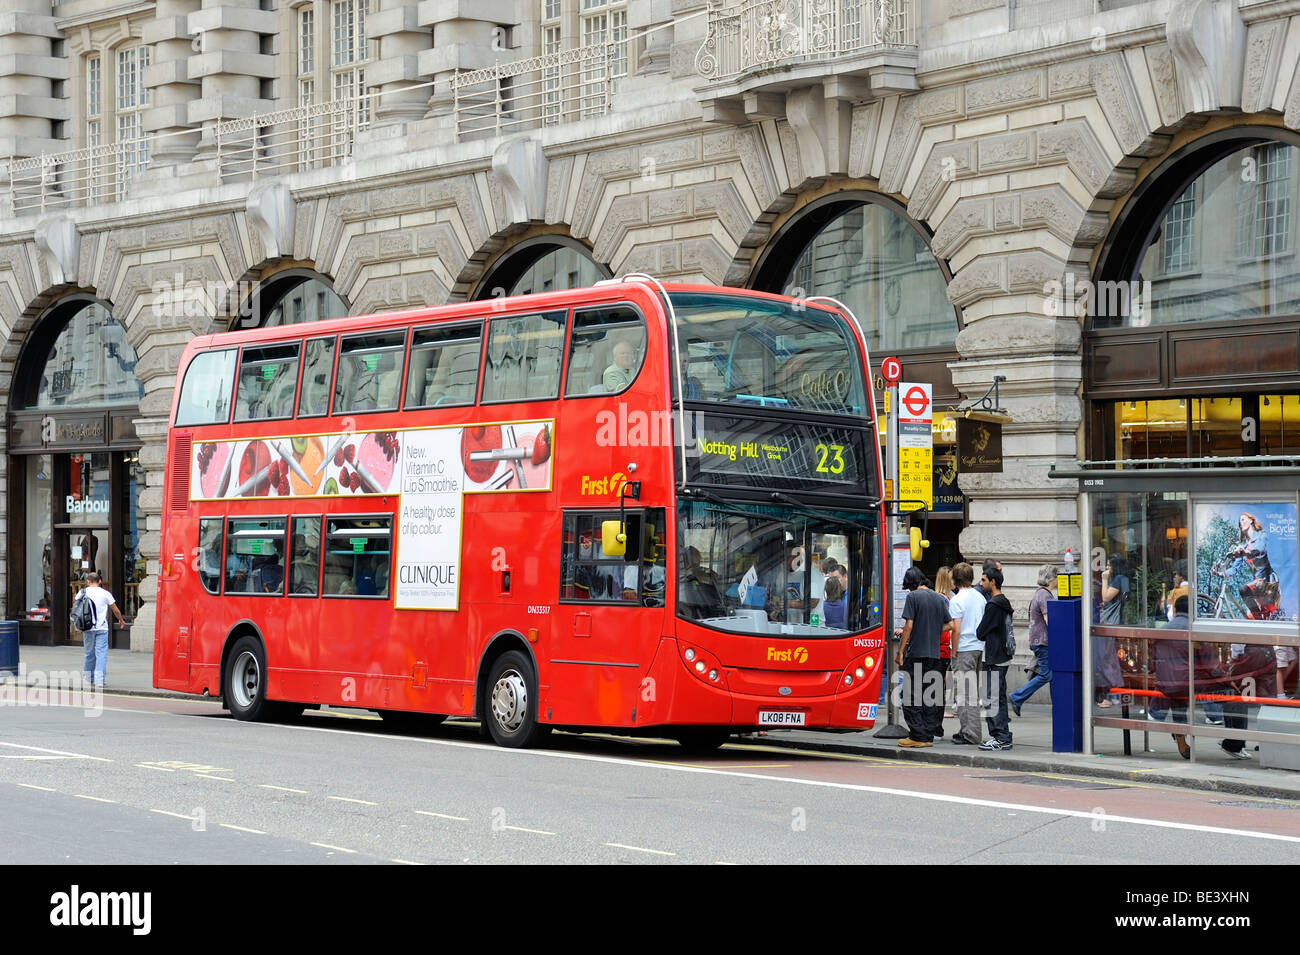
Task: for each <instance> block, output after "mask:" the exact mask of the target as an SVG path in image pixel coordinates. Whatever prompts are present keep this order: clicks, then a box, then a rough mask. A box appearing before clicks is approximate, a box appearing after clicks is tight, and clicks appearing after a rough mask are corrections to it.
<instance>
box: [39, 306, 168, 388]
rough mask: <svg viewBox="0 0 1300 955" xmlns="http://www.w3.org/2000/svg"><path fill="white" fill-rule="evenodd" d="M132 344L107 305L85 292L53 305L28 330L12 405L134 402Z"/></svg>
mask: <svg viewBox="0 0 1300 955" xmlns="http://www.w3.org/2000/svg"><path fill="white" fill-rule="evenodd" d="M143 394H144V389H143V387H142V386H141V384H140V381H139V379H137V378H136V377H135V349H133V348H132V347H131V346H130V344H128V343H127V340H126V329H125V328H124V327H123V326H122V324H121V323H120V322H118V321H117V320H116V319H115V318H114V317H113V315H112V313H111V312H109V310H108V309H107V308H105V307H104V306H103V305H102V304H100V303H99V302H96V301H94V300H93V299H89V298H86V297H76V298H72V299H68V300H65V301H63V302H60V303H59V304H58V305H56V306H54V308H52V309H51V310H50V311H49V312H48V313H46V315H45V316H44V318H43V319H42V320H41V322H40V323H39V324H38V325H37V328H36V330H35V331H34V332H33V333H32V337H31V339H30V340H29V342H28V344H27V347H26V348H25V349H24V354H23V357H22V358H21V359H20V365H19V373H18V374H16V375H15V376H14V401H13V406H14V409H15V410H19V409H23V408H37V409H57V408H89V407H101V408H108V407H122V406H131V405H136V404H139V402H140V397H141V395H143Z"/></svg>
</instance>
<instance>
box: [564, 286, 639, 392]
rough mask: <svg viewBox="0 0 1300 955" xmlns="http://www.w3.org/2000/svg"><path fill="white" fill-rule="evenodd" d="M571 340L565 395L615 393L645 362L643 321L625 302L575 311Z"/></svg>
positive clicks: (634, 375) (634, 376) (629, 383)
mask: <svg viewBox="0 0 1300 955" xmlns="http://www.w3.org/2000/svg"><path fill="white" fill-rule="evenodd" d="M572 342H573V343H572V346H571V347H570V349H569V376H568V379H567V380H566V382H565V386H564V395H565V397H566V398H572V397H577V396H580V395H612V394H617V393H618V392H620V391H625V390H626V389H627V388H628V387H629V386H630V385H631V384H632V382H633V381H635V380H636V376H637V374H638V373H639V372H640V371H641V365H642V364H643V363H644V361H645V345H646V330H645V321H644V319H642V318H641V316H640V314H639V313H638V312H637V311H636V310H635V309H633V308H630V307H628V306H625V305H620V306H615V307H613V308H592V309H586V310H584V311H579V312H575V313H574V316H573V340H572Z"/></svg>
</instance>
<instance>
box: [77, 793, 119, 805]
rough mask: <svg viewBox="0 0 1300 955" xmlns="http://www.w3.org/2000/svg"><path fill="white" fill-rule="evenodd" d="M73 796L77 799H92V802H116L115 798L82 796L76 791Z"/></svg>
mask: <svg viewBox="0 0 1300 955" xmlns="http://www.w3.org/2000/svg"><path fill="white" fill-rule="evenodd" d="M75 798H77V799H90V800H93V801H94V802H111V803H116V802H117V800H116V799H105V798H104V797H103V796H84V795H82V794H81V793H76V794H75Z"/></svg>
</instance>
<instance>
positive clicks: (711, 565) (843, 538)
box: [677, 501, 881, 638]
mask: <svg viewBox="0 0 1300 955" xmlns="http://www.w3.org/2000/svg"><path fill="white" fill-rule="evenodd" d="M677 517H678V520H679V522H680V525H679V528H680V532H679V535H678V537H679V540H680V541H681V550H682V553H681V557H680V563H679V565H678V566H679V567H680V572H679V573H678V575H677V581H678V584H677V616H679V617H682V618H684V619H686V620H693V621H695V622H697V623H700V624H703V625H705V626H708V627H714V628H716V629H719V630H728V631H732V632H735V633H747V634H754V635H758V636H764V637H768V636H773V635H790V636H799V637H814V638H815V637H841V636H844V635H845V634H846V633H854V632H858V631H861V630H866V629H869V628H871V627H875V626H879V625H880V597H881V589H880V587H881V584H880V566H879V560H878V558H877V555H878V553H879V546H880V541H879V537H878V534H879V524H878V522H877V518H876V515H875V514H873V513H865V514H864V513H860V512H859V513H854V514H849V513H844V512H836V511H822V510H820V509H818V510H816V511H815V512H813V511H811V509H810V512H809V513H800V512H798V511H791V510H790V509H789V508H775V507H768V506H764V505H754V504H746V503H739V502H738V503H735V504H713V503H704V502H702V501H683V502H681V503H679V505H678V511H677Z"/></svg>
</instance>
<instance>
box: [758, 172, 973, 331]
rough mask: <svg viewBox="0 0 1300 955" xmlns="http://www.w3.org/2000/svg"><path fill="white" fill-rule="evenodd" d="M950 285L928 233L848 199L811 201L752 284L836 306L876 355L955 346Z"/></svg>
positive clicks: (892, 208)
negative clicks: (825, 298) (849, 314)
mask: <svg viewBox="0 0 1300 955" xmlns="http://www.w3.org/2000/svg"><path fill="white" fill-rule="evenodd" d="M948 279H949V275H948V273H947V271H946V270H945V269H944V267H943V266H942V265H941V264H940V263H939V261H938V260H937V259H936V258H935V257H934V254H933V253H932V252H931V251H930V243H929V240H928V238H927V236H926V234H925V233H924V232H923V231H922V230H921V229H920V228H919V227H918V226H917V225H916V224H915V223H913V222H912V221H911V220H910V219H909V218H907V216H906V214H905V213H904V212H903V210H902V209H901V207H898V206H897V204H896V203H893V202H891V201H888V200H885V199H884V198H883V197H880V196H872V195H870V194H869V193H853V194H840V195H836V196H830V197H827V198H826V199H822V200H819V201H817V202H814V203H812V204H810V205H809V206H808V207H807V208H806V209H805V210H804V211H803V212H802V214H800V215H799V216H798V217H796V218H795V219H794V220H792V221H791V222H790V223H789V224H788V225H787V226H786V227H785V229H783V230H782V231H781V233H780V234H778V235H777V237H776V239H775V241H774V242H773V243H772V245H771V247H770V249H769V251H768V253H767V254H766V255H765V256H764V257H763V260H762V262H761V263H760V265H759V268H758V270H757V272H756V277H755V280H754V283H753V284H754V287H755V288H758V289H761V290H763V291H767V292H779V293H781V294H785V295H791V296H794V297H796V298H802V297H807V296H813V295H829V296H831V297H832V298H837V299H839V300H840V301H842V302H843V303H844V304H845V305H847V306H848V307H849V308H850V309H852V310H853V313H854V314H855V315H856V316H857V317H858V321H860V322H861V323H862V327H863V330H864V331H865V332H866V334H867V345H868V346H869V347H870V348H871V351H872V353H873V354H875V353H877V352H880V351H881V349H884V350H885V351H889V352H893V351H905V350H910V349H951V348H952V347H953V343H954V342H955V340H956V338H957V328H958V326H957V312H956V309H954V308H953V306H952V303H951V302H949V301H948V291H947V289H948Z"/></svg>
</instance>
